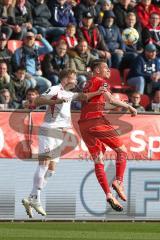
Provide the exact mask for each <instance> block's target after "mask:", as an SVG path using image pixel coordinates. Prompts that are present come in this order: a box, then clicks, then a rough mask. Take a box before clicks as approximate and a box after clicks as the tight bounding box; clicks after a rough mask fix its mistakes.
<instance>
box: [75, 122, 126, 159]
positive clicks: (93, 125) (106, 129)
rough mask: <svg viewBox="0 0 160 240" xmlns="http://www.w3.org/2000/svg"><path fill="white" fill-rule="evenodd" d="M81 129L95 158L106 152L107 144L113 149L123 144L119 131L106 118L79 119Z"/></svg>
mask: <svg viewBox="0 0 160 240" xmlns="http://www.w3.org/2000/svg"><path fill="white" fill-rule="evenodd" d="M78 123H79V129H80V132H81V136H82V139H83V141H84V142H85V144H86V146H87V148H88V150H89V152H90V154H91V156H92V158H93V159H95V158H96V157H98V156H99V154H100V153H101V152H102V153H104V152H105V145H107V146H109V147H110V148H112V149H115V148H118V147H121V146H122V145H123V143H122V141H121V139H120V137H119V134H118V132H117V131H116V130H115V129H114V128H113V127H112V126H111V124H110V122H109V121H108V120H107V119H106V118H105V117H101V118H93V119H87V120H79V122H78Z"/></svg>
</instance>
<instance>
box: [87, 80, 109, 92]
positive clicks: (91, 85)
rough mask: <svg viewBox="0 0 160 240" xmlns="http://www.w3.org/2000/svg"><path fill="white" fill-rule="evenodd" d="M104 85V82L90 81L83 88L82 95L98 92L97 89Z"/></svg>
mask: <svg viewBox="0 0 160 240" xmlns="http://www.w3.org/2000/svg"><path fill="white" fill-rule="evenodd" d="M104 84H106V82H105V81H103V80H99V79H98V80H96V79H95V80H91V81H88V82H87V84H86V86H85V88H84V91H83V92H84V93H87V92H96V91H98V89H99V88H100V87H102V86H104Z"/></svg>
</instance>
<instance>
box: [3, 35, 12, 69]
mask: <svg viewBox="0 0 160 240" xmlns="http://www.w3.org/2000/svg"><path fill="white" fill-rule="evenodd" d="M7 43H8V40H7V37H6V34H5V33H2V32H1V33H0V62H5V63H6V64H7V66H8V72H9V73H11V71H12V68H11V58H12V52H11V51H10V50H8V49H7Z"/></svg>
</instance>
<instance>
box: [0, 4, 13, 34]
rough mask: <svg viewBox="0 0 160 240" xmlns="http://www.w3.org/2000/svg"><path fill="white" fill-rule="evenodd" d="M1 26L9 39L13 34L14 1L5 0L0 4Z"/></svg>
mask: <svg viewBox="0 0 160 240" xmlns="http://www.w3.org/2000/svg"><path fill="white" fill-rule="evenodd" d="M0 16H1V18H0V24H1V31H2V32H4V33H5V34H6V36H7V39H9V38H10V37H11V35H12V33H13V29H14V23H15V16H14V7H13V6H12V0H3V2H2V3H1V4H0Z"/></svg>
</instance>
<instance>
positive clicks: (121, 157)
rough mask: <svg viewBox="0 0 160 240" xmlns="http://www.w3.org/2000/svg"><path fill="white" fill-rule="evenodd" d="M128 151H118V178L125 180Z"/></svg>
mask: <svg viewBox="0 0 160 240" xmlns="http://www.w3.org/2000/svg"><path fill="white" fill-rule="evenodd" d="M126 159H127V153H125V152H117V160H116V179H117V180H119V181H123V176H124V171H125V169H126Z"/></svg>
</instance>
